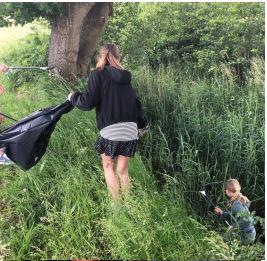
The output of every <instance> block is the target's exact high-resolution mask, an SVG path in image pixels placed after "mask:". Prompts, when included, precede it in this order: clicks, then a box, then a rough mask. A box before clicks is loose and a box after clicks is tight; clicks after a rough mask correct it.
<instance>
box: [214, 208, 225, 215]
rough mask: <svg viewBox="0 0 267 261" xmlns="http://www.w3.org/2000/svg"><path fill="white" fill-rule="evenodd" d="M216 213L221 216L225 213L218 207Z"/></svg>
mask: <svg viewBox="0 0 267 261" xmlns="http://www.w3.org/2000/svg"><path fill="white" fill-rule="evenodd" d="M214 211H215V212H216V213H217V214H219V215H222V214H223V211H222V210H221V209H220V208H218V207H216V208H215V209H214Z"/></svg>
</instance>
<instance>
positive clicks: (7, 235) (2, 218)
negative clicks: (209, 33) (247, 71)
mask: <svg viewBox="0 0 267 261" xmlns="http://www.w3.org/2000/svg"><path fill="white" fill-rule="evenodd" d="M1 30H2V31H1ZM17 30H18V28H16V27H12V28H8V30H7V29H5V28H3V29H0V34H1V36H2V35H4V33H7V34H9V35H10V38H8V37H4V38H5V41H4V42H2V43H0V57H4V58H3V60H4V61H5V62H6V63H8V58H9V59H10V60H9V61H10V62H12V61H15V60H14V59H15V58H14V55H13V56H12V55H11V54H12V50H13V49H14V48H15V45H18V43H15V45H14V44H13V45H11V44H12V41H13V40H15V39H16V37H11V35H17V37H18V38H17V39H20V37H21V38H22V37H23V36H24V34H26V33H25V32H24V30H20V29H19V31H21V32H23V33H22V34H21V35H20V34H18V33H15V32H18V31H17ZM2 33H3V34H2ZM44 33H47V29H46V31H45V32H44ZM8 39H9V40H8ZM10 41H11V42H10ZM3 44H4V47H3ZM12 48H13V49H12ZM38 48H39V47H38ZM38 48H36V50H43V49H42V48H39V49H38ZM3 50H5V52H6V53H7V54H8V56H7V55H6V54H4V53H3ZM23 50H24V51H23V54H24V53H25V52H27V46H25V48H24V49H23ZM38 52H39V51H38ZM40 52H41V51H40ZM16 53H17V52H16ZM32 55H33V56H32V57H34V55H35V53H34V50H33V51H32ZM40 55H41V53H40ZM18 60H19V59H17V61H18ZM41 60H42V59H41V58H40V61H41ZM0 63H1V58H0ZM8 64H9V63H8ZM29 65H32V64H29ZM176 73H177V71H174V70H172V69H164V68H163V69H162V70H160V71H159V72H157V73H156V74H155V73H154V72H152V71H150V70H149V69H148V68H146V69H145V70H144V68H136V69H135V70H134V71H133V74H134V76H135V77H134V79H135V86H136V87H138V88H139V90H140V94H141V93H142V94H143V95H142V97H143V98H142V100H143V103H144V105H145V108H146V111H147V114H148V117H149V119H150V121H151V123H152V131H151V133H150V134H149V135H148V136H147V137H146V138H144V139H143V141H141V144H140V152H139V153H137V155H136V157H135V158H134V159H133V160H132V161H131V162H130V167H129V173H130V176H131V178H132V183H133V189H132V191H131V193H130V194H128V195H123V198H122V200H121V203H120V204H119V205H116V204H114V203H113V202H111V200H110V197H109V195H108V192H107V189H106V186H105V183H104V177H103V173H102V169H101V163H100V159H99V158H98V157H97V156H96V153H95V152H94V149H93V146H94V142H95V140H96V138H97V136H98V131H97V129H96V126H95V115H94V112H93V111H92V112H88V113H85V112H81V111H79V110H78V109H74V110H73V111H71V112H70V113H68V114H67V115H64V116H63V117H62V119H61V120H60V122H59V123H58V125H57V127H56V129H55V131H54V133H53V135H52V138H51V141H50V144H49V147H48V151H47V153H46V154H45V156H44V157H43V159H42V160H41V162H40V163H38V164H37V165H36V166H35V167H34V168H32V169H31V170H29V171H26V172H24V171H22V170H20V169H19V168H18V167H16V166H8V167H1V169H0V188H1V189H0V259H16V260H17V259H73V258H79V259H149V260H151V259H156V260H162V259H168V260H261V259H262V258H263V254H264V246H263V245H262V244H260V243H257V244H254V245H253V246H251V247H249V248H241V247H240V245H239V244H238V241H237V240H232V241H231V242H228V243H226V242H224V241H223V237H222V235H223V233H224V232H225V231H226V227H224V225H223V224H220V223H218V222H217V223H216V221H214V222H215V223H216V224H217V227H215V226H214V224H213V222H212V220H215V218H214V216H212V217H207V216H201V215H197V214H196V213H198V212H201V211H199V210H201V209H200V208H201V207H200V206H202V205H201V204H202V203H203V202H195V205H194V204H192V205H190V206H191V207H190V206H189V202H190V201H194V200H198V198H197V197H194V198H193V197H192V196H190V197H189V198H188V197H187V196H185V195H186V194H185V191H187V190H192V189H196V188H197V187H196V183H197V180H198V181H199V184H201V185H202V184H205V182H207V181H213V180H220V179H224V178H226V177H227V176H228V175H229V173H230V172H229V168H230V166H234V165H235V161H232V159H233V155H236V153H237V152H240V151H241V150H242V148H246V149H247V150H249V149H251V151H252V153H251V154H248V153H246V154H245V155H250V157H252V156H251V155H254V157H255V159H254V158H251V159H250V161H247V158H246V157H244V155H243V154H242V153H241V152H240V153H241V154H240V155H238V157H239V158H238V159H239V160H240V161H241V165H240V166H237V170H241V172H240V173H239V174H240V175H241V174H242V171H243V170H244V169H247V170H249V171H250V172H249V173H250V176H249V177H250V180H249V182H250V183H253V184H254V183H255V182H261V179H262V178H261V177H260V176H259V175H260V174H259V173H260V171H259V172H257V171H258V169H253V168H255V166H257V165H255V161H254V160H258V159H261V157H262V155H260V156H257V155H258V154H257V153H259V152H260V150H261V147H260V146H262V145H261V142H262V141H261V136H257V137H258V140H259V142H258V143H257V144H256V145H255V144H254V139H253V137H252V136H246V135H249V133H250V132H251V134H252V133H255V129H256V128H258V132H257V133H260V134H259V135H261V132H262V129H261V128H263V127H262V126H261V119H260V118H258V117H257V115H258V113H259V111H261V103H260V102H259V100H258V97H260V96H258V95H257V93H258V92H253V91H248V92H245V91H244V92H242V94H240V93H237V91H236V89H234V88H233V86H230V85H229V86H225V85H222V84H220V82H218V83H217V84H216V83H213V84H211V83H210V82H209V81H202V80H201V79H198V78H195V76H192V75H191V76H190V74H189V75H183V74H182V73H181V75H179V74H176ZM17 74H18V75H17V76H16V77H13V75H12V74H9V75H1V76H0V84H2V85H3V86H5V88H6V92H5V94H4V95H3V96H1V97H0V99H1V107H0V109H1V111H3V112H5V113H7V114H9V115H11V116H13V117H14V118H18V119H19V118H21V117H24V116H26V115H28V114H29V113H31V112H33V111H35V110H37V109H40V108H43V107H48V106H51V105H55V104H59V103H61V102H63V101H64V100H65V99H66V97H67V94H68V91H67V90H66V88H68V89H71V88H73V89H82V88H83V86H84V85H83V81H80V82H79V83H77V84H76V85H75V86H66V84H65V83H64V82H62V81H60V80H58V79H55V78H54V77H53V76H50V75H48V74H46V73H40V74H32V75H29V74H27V75H26V76H27V77H28V78H27V81H26V80H25V78H23V77H24V75H23V73H19V72H18V73H17ZM137 75H139V77H137ZM26 76H25V77H26ZM187 76H188V77H187ZM182 79H183V81H182ZM18 80H19V81H20V82H19V85H17V84H16V82H15V81H18ZM196 80H197V84H192V81H196ZM179 81H180V82H179ZM215 90H217V94H216V93H215ZM216 95H217V96H216ZM169 97H172V98H173V99H174V100H177V101H179V102H178V103H176V102H173V103H172V102H171V100H170V99H169ZM200 97H201V99H200ZM207 97H211V98H212V99H211V100H210V99H207ZM231 97H234V99H236V100H237V102H236V103H235V102H233V103H232V104H230V105H229V107H227V108H226V104H228V103H227V101H228V99H229V98H230V99H231ZM255 97H256V98H257V99H256V100H255ZM241 99H242V101H243V102H241ZM259 99H260V98H259ZM158 104H160V105H161V106H158ZM257 104H258V105H257ZM215 105H216V106H215ZM256 105H257V106H258V107H255V106H256ZM251 108H253V109H254V111H253V112H252V114H251V113H250V112H249V111H252V109H251ZM256 108H257V109H256ZM222 110H225V111H227V113H226V114H225V115H224V116H221V117H220V116H219V115H220V113H221V111H222ZM166 111H167V112H169V114H166ZM170 113H171V114H170ZM249 113H250V114H249ZM261 113H262V112H261ZM246 115H247V118H246V117H245V116H246ZM242 118H243V119H242ZM241 121H242V122H241ZM177 122H179V124H178V125H177V126H179V128H177V127H176V126H175V123H177ZM10 123H11V122H10V121H7V120H6V121H5V123H4V124H5V126H6V125H9V124H10ZM242 124H244V126H245V127H243V125H242ZM205 126H206V128H205ZM231 126H232V129H233V130H234V131H233V132H232V131H231ZM258 126H260V127H258ZM244 128H245V129H248V130H249V131H248V132H246V135H244V136H242V137H241V138H240V139H241V140H242V141H244V143H242V144H241V145H242V148H239V147H238V146H239V145H240V142H238V141H236V144H235V143H234V142H232V143H231V139H232V141H235V140H236V137H237V136H238V135H240V131H244ZM220 130H221V132H220ZM222 130H223V131H222ZM186 131H187V133H186ZM220 133H221V135H220ZM222 133H223V134H222ZM233 133H236V136H231V135H232V134H233ZM171 135H173V136H175V137H176V138H175V139H174V140H173V142H170V140H171V137H172V136H171ZM219 135H220V136H219ZM227 135H228V136H227ZM218 136H219V137H221V139H219V138H218ZM201 137H202V138H203V139H201ZM215 137H217V140H219V142H217V143H216V144H212V141H213V140H214V139H215ZM238 137H239V136H238ZM250 137H251V140H250ZM204 138H205V139H204ZM230 138H231V139H230ZM191 141H192V142H191ZM177 144H178V145H177ZM229 144H230V145H231V144H234V145H235V147H234V148H232V150H230V149H229ZM205 145H208V146H205ZM215 145H216V146H217V148H216V147H215ZM249 146H251V147H249ZM255 147H256V149H255ZM197 150H198V151H197ZM208 150H209V151H208ZM211 150H213V151H214V153H212V152H211ZM200 151H201V152H202V154H201V155H203V158H201V157H198V153H200ZM216 153H218V154H216ZM262 153H263V152H262ZM153 157H154V158H153ZM225 159H227V160H228V162H229V163H228V167H227V164H224V162H225ZM203 162H206V164H204V163H203ZM231 164H232V165H231ZM243 164H247V165H243ZM249 164H250V165H251V166H250V165H249ZM216 166H219V167H218V168H217V167H216ZM231 168H232V167H231ZM253 171H256V172H255V173H256V174H257V179H258V180H260V181H258V180H254V179H253V176H252V174H253V173H254V172H253ZM214 173H215V174H216V176H215V178H212V177H211V176H209V175H214ZM160 174H164V175H165V177H166V178H165V180H164V185H163V187H162V188H161V189H159V188H158V182H157V181H158V180H157V178H156V177H157V176H158V175H160ZM196 177H197V179H196ZM240 177H241V176H240ZM257 184H258V183H257ZM259 184H261V183H259ZM245 187H246V189H249V190H246V191H250V189H251V192H250V193H251V195H252V194H253V193H255V192H257V191H256V190H255V189H254V190H253V187H251V188H250V187H249V186H247V185H246V186H245ZM220 189H221V188H218V191H219V190H220ZM260 189H262V188H260ZM218 191H217V192H216V193H218ZM260 192H262V191H260ZM260 192H259V195H260ZM214 193H215V192H214ZM220 197H221V198H219V200H220V202H222V200H224V198H223V196H222V195H220ZM199 200H200V199H199ZM191 203H193V202H191ZM198 203H199V204H198ZM192 208H194V210H193V211H192Z"/></svg>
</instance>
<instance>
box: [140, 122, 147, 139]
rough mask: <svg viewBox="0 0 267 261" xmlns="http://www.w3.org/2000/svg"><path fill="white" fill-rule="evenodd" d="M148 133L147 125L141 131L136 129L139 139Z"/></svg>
mask: <svg viewBox="0 0 267 261" xmlns="http://www.w3.org/2000/svg"><path fill="white" fill-rule="evenodd" d="M148 132H149V125H147V126H146V127H145V128H143V129H138V134H139V137H143V136H144V135H145V134H147V133H148Z"/></svg>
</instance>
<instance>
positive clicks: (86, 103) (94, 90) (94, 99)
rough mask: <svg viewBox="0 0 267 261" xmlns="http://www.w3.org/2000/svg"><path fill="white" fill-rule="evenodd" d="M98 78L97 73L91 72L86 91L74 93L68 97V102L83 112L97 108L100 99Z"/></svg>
mask: <svg viewBox="0 0 267 261" xmlns="http://www.w3.org/2000/svg"><path fill="white" fill-rule="evenodd" d="M99 77H100V76H99V75H98V72H97V71H92V72H91V74H90V76H89V80H88V84H87V89H86V90H85V91H84V92H74V93H72V94H70V95H69V100H70V101H71V103H72V105H73V106H76V107H78V108H79V109H81V110H85V111H87V110H88V111H89V110H91V109H93V108H94V107H96V106H97V104H98V103H99V101H100V97H101V89H100V88H101V83H100V78H99Z"/></svg>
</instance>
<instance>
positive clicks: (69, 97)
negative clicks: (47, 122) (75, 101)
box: [68, 92, 74, 101]
mask: <svg viewBox="0 0 267 261" xmlns="http://www.w3.org/2000/svg"><path fill="white" fill-rule="evenodd" d="M73 93H74V92H71V93H70V94H69V95H68V100H69V101H70V99H71V96H72V94H73Z"/></svg>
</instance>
